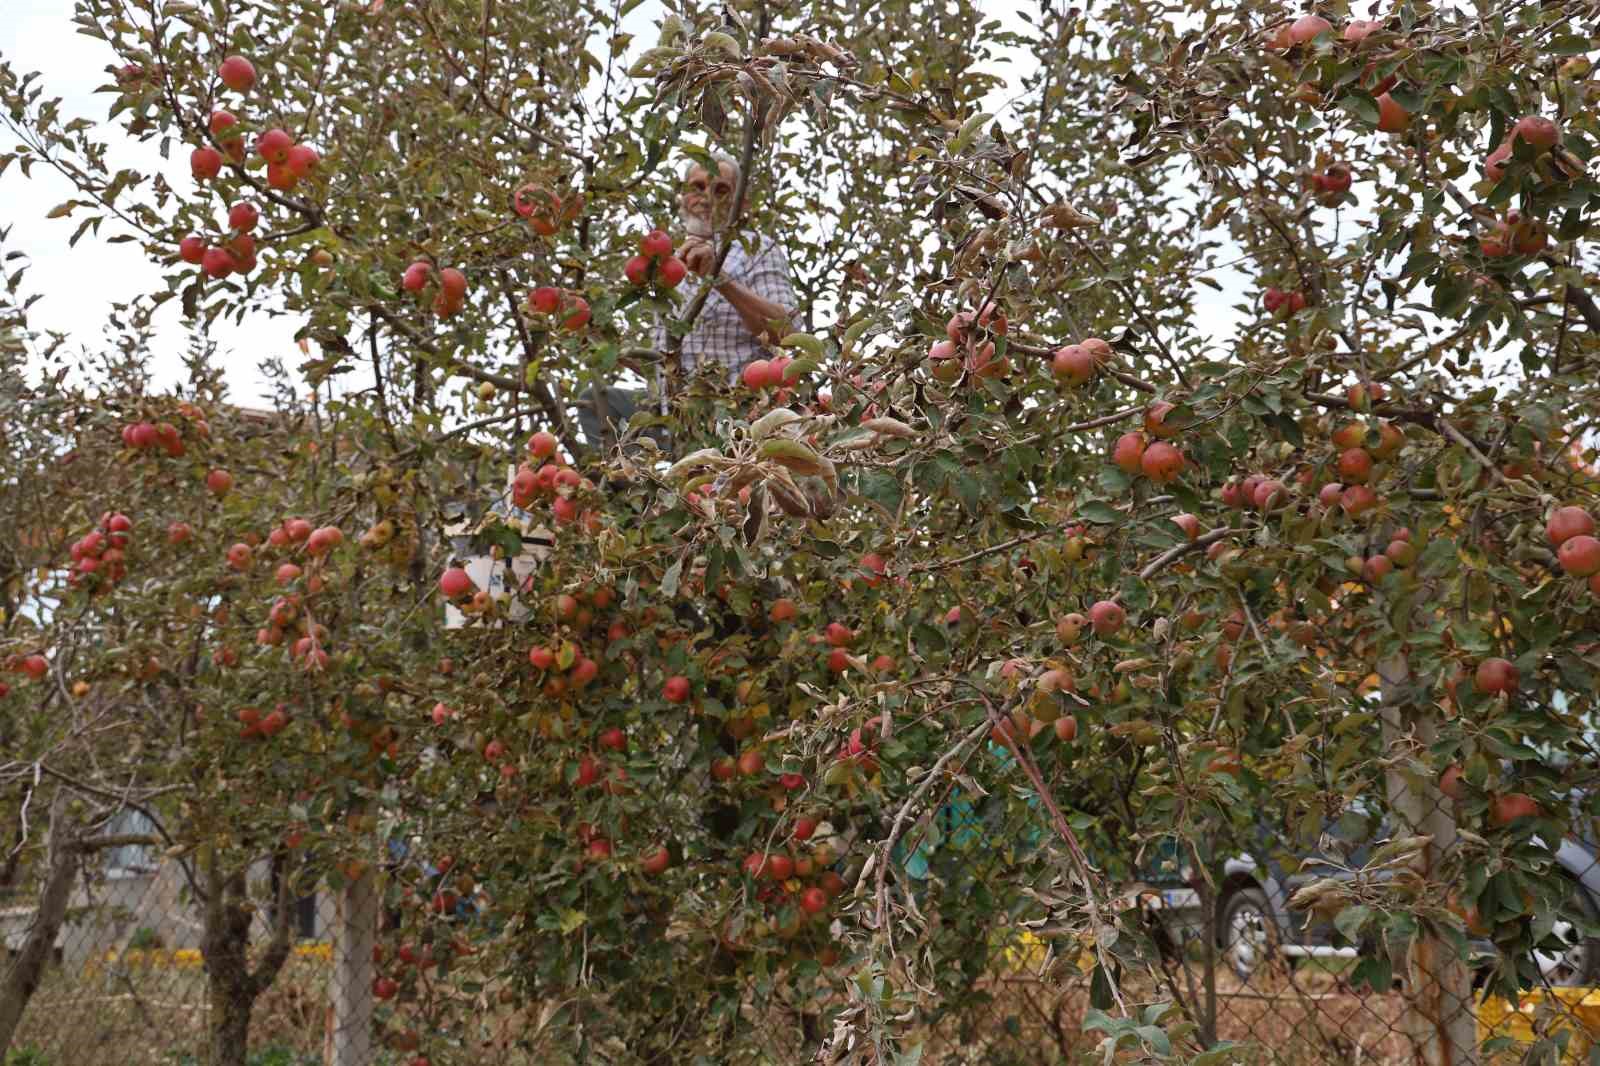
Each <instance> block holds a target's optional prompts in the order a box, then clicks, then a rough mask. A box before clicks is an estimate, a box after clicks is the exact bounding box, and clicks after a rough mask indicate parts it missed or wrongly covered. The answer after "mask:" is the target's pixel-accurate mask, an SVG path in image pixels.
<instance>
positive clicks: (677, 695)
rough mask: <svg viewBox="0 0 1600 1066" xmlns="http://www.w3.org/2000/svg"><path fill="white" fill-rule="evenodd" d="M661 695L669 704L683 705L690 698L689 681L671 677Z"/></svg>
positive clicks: (683, 678)
mask: <svg viewBox="0 0 1600 1066" xmlns="http://www.w3.org/2000/svg"><path fill="white" fill-rule="evenodd" d="M661 695H662V697H663V698H664V699H666V701H667V702H668V703H683V702H684V701H686V700H687V699H688V698H689V679H688V678H687V677H669V678H667V682H666V684H665V685H663V686H662V688H661Z"/></svg>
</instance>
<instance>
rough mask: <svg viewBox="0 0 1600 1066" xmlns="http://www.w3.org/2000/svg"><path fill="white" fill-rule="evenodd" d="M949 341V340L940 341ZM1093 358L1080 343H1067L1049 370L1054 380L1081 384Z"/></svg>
mask: <svg viewBox="0 0 1600 1066" xmlns="http://www.w3.org/2000/svg"><path fill="white" fill-rule="evenodd" d="M942 343H949V342H942ZM1094 371H1095V358H1094V356H1093V355H1092V354H1090V352H1089V351H1088V349H1086V348H1084V347H1083V345H1081V344H1068V345H1066V346H1065V347H1062V348H1057V349H1056V352H1055V356H1054V357H1053V358H1052V359H1051V360H1050V372H1051V373H1052V374H1054V375H1055V377H1056V380H1058V381H1064V382H1067V383H1069V384H1072V385H1081V384H1083V383H1084V382H1086V381H1088V380H1089V379H1090V378H1092V377H1094Z"/></svg>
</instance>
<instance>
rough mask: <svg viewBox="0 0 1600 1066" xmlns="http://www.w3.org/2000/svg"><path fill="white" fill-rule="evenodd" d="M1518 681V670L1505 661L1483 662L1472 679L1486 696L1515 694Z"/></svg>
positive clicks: (1491, 660)
mask: <svg viewBox="0 0 1600 1066" xmlns="http://www.w3.org/2000/svg"><path fill="white" fill-rule="evenodd" d="M1518 680H1519V677H1518V674H1517V668H1516V667H1515V666H1513V665H1512V664H1511V663H1509V662H1507V661H1506V660H1505V659H1485V660H1483V662H1481V663H1479V664H1478V670H1477V672H1476V673H1475V674H1474V675H1473V678H1472V681H1473V685H1474V686H1475V687H1476V688H1477V690H1478V691H1479V692H1481V693H1483V694H1484V695H1486V696H1494V695H1499V694H1500V693H1511V692H1515V691H1516V690H1517V682H1518Z"/></svg>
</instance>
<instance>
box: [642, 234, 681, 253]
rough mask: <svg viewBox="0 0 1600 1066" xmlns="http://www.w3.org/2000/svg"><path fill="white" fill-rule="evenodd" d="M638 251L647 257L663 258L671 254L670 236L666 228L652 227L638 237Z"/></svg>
mask: <svg viewBox="0 0 1600 1066" xmlns="http://www.w3.org/2000/svg"><path fill="white" fill-rule="evenodd" d="M639 251H640V252H642V253H644V255H645V256H646V258H649V259H665V258H666V257H667V256H669V255H671V254H672V251H673V248H672V237H671V236H669V235H668V234H667V231H666V230H659V229H653V230H651V231H650V232H649V233H646V234H645V235H644V236H643V237H641V238H640V239H639Z"/></svg>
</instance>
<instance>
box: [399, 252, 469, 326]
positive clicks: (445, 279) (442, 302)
mask: <svg viewBox="0 0 1600 1066" xmlns="http://www.w3.org/2000/svg"><path fill="white" fill-rule="evenodd" d="M433 280H434V271H433V264H432V263H430V262H428V261H427V260H426V259H418V260H415V261H414V262H412V264H411V265H410V266H408V267H406V269H405V271H404V272H403V273H402V274H401V275H400V288H402V289H403V290H405V291H406V292H409V293H423V294H424V295H426V290H427V289H428V288H429V285H430V283H432V282H433ZM466 305H467V276H466V275H465V274H463V273H462V272H461V271H459V270H457V269H456V268H455V267H444V268H443V269H441V270H440V271H439V274H438V282H437V284H435V285H434V286H433V313H434V314H436V315H438V316H439V317H440V318H449V317H451V316H452V315H455V314H457V313H458V312H459V311H460V310H461V309H462V308H463V307H465V306H466Z"/></svg>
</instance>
